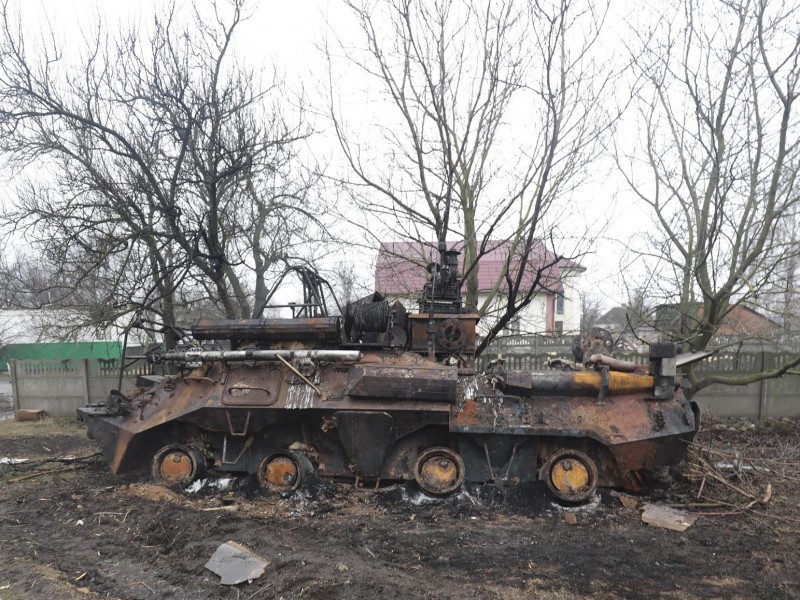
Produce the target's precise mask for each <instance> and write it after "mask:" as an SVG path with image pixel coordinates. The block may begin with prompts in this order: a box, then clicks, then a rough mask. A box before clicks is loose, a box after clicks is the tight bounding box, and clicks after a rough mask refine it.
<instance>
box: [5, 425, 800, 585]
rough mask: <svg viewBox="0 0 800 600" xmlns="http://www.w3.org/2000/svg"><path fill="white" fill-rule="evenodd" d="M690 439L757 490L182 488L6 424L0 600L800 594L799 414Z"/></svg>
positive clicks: (42, 430) (76, 438) (80, 441)
mask: <svg viewBox="0 0 800 600" xmlns="http://www.w3.org/2000/svg"><path fill="white" fill-rule="evenodd" d="M699 441H700V443H701V444H703V445H706V446H710V447H712V448H713V449H714V451H715V452H719V453H721V454H720V456H730V457H732V462H733V463H734V469H735V468H739V467H741V463H739V467H737V466H736V463H737V456H738V457H739V458H741V457H750V458H753V459H754V460H755V461H761V460H764V461H773V462H767V463H764V464H768V465H770V467H769V468H766V467H765V468H763V469H761V468H759V469H758V474H759V478H758V480H757V481H756V480H754V479H753V478H752V477H751V478H749V479H748V476H747V475H746V473H740V476H733V475H729V476H728V477H729V481H730V482H732V483H733V485H734V486H735V487H737V488H740V490H741V491H742V492H744V493H748V490H751V491H753V490H760V489H761V487H762V486H763V485H764V483H765V482H768V483H770V487H771V492H772V493H771V497H770V498H769V501H768V502H767V503H766V504H765V505H762V504H760V503H759V502H752V501H748V502H747V503H746V504H745V501H747V500H748V498H746V497H743V498H739V499H737V498H736V495H737V493H738V492H733V491H731V489H730V488H729V487H728V486H727V485H726V484H725V483H724V482H717V481H714V480H713V477H711V476H709V477H707V481H706V483H705V484H703V487H704V491H703V495H702V496H703V497H702V498H700V499H698V497H697V496H698V494H697V492H698V488H699V486H700V484H701V481H702V478H703V477H704V475H703V473H702V472H699V473H698V471H697V468H696V467H695V468H694V469H695V470H694V473H692V472H691V471H687V473H688V474H689V475H692V479H690V480H682V481H679V482H677V483H673V484H672V485H671V486H670V487H669V488H663V489H657V490H655V491H653V492H651V493H650V494H649V495H648V496H647V497H639V498H637V499H636V500H637V501H638V502H637V505H636V506H629V507H627V508H626V507H625V506H623V505H622V502H621V501H620V497H619V495H617V494H615V493H613V492H609V491H604V492H603V493H601V494H600V495H598V496H597V497H595V498H594V499H592V500H591V501H590V502H588V503H587V504H586V505H584V506H581V507H577V508H568V507H562V506H559V505H558V504H555V503H553V502H552V501H551V500H550V499H549V498H548V497H547V496H546V494H545V492H544V489H543V488H542V487H540V486H539V485H533V486H529V487H525V488H519V489H514V490H512V491H502V490H498V489H496V488H494V487H492V486H483V487H472V488H469V489H468V490H466V491H465V492H463V493H461V494H460V495H458V496H456V497H453V498H449V499H446V500H434V499H431V498H427V497H425V496H422V495H421V494H420V493H419V492H418V491H416V490H415V488H414V487H413V486H412V485H406V486H394V487H391V488H387V489H384V490H383V491H381V492H379V493H367V492H360V491H355V490H353V489H352V488H351V487H348V486H345V485H332V484H328V485H322V486H320V487H319V488H317V489H315V490H313V491H312V492H310V493H307V494H302V495H300V496H299V497H293V498H280V497H265V496H263V495H262V494H261V493H260V492H259V491H258V490H257V489H256V486H255V483H254V482H253V481H252V480H250V479H243V480H236V481H234V482H232V485H231V487H229V488H228V489H224V490H217V489H212V488H210V487H208V486H207V487H205V488H203V489H201V490H199V491H198V492H195V493H188V492H186V491H183V490H169V489H166V488H163V487H160V486H156V485H153V484H151V483H149V482H148V481H147V480H146V478H145V477H144V476H143V475H142V476H134V477H124V478H122V477H114V476H112V475H111V474H110V473H109V471H108V467H107V466H106V464H105V463H104V462H103V461H102V460H101V459H99V458H98V457H94V458H89V459H86V460H81V461H79V462H77V463H75V462H66V463H65V462H63V461H59V460H58V459H59V457H62V456H63V455H64V454H71V455H74V456H88V455H91V454H92V453H93V452H94V451H95V448H94V447H93V446H92V445H91V443H90V442H88V441H87V440H85V438H83V434H82V431H81V430H80V429H79V428H77V427H75V426H74V425H72V424H68V423H59V422H56V421H52V420H46V421H44V422H43V423H37V424H22V423H13V422H4V423H0V457H7V458H28V459H30V460H29V461H28V462H26V463H18V464H3V465H0V480H1V482H0V560H2V561H3V565H4V567H3V569H2V572H0V598H2V599H3V600H8V599H16V598H107V597H108V598H142V599H145V598H238V599H246V598H255V599H258V598H286V599H288V598H312V599H313V598H320V599H322V598H326V599H327V598H376V597H380V598H409V597H418V598H501V599H512V598H552V599H571V598H583V597H593V598H695V597H703V598H705V597H719V598H722V597H724V598H756V597H758V598H792V597H800V558H799V557H798V552H797V549H798V548H799V547H800V491H798V489H797V479H796V476H797V477H799V478H800V468H797V467H798V465H800V425H799V424H798V423H797V422H787V421H779V422H775V423H772V424H771V427H769V428H768V429H767V430H766V431H760V432H759V431H756V429H755V428H753V427H751V426H749V425H748V424H747V423H731V422H728V423H717V424H712V425H711V426H710V427H707V428H706V429H704V430H703V431H701V434H700V436H699ZM706 456H707V457H708V456H712V458H713V457H714V456H716V455H706ZM44 461H47V462H44ZM753 464H761V463H758V462H754V463H753ZM72 466H75V467H77V468H76V469H74V470H73V469H72ZM63 469H66V470H63ZM41 471H48V472H49V474H44V475H38V476H37V477H33V478H29V479H22V478H24V477H26V476H29V475H32V474H34V473H40V472H41ZM751 472H753V471H752V470H751ZM726 492H727V493H728V495H727V496H726V495H725V494H726ZM757 495H758V496H761V493H760V492H759V493H758V494H757ZM709 498H713V499H714V506H710V504H711V503H710V502H709V501H708V499H709ZM754 498H755V496H754ZM761 499H763V498H761ZM645 501H658V502H664V503H672V504H683V505H687V504H690V506H688V508H689V509H690V510H696V511H699V512H700V511H702V512H704V513H705V514H704V515H703V516H701V517H700V518H699V519H698V521H697V522H696V523H695V524H694V526H692V527H691V528H690V529H688V530H687V531H685V532H683V533H678V532H674V531H668V530H664V529H658V528H653V527H650V526H647V525H644V524H643V523H642V522H641V518H640V515H641V510H640V508H641V505H642V503H643V502H645ZM720 502H726V503H727V504H731V505H732V506H728V505H727V504H720ZM751 502H752V506H750V507H749V508H746V506H747V504H751ZM628 504H631V503H630V502H628ZM698 504H704V505H706V506H694V505H698ZM568 513H572V514H574V515H575V517H576V521H577V522H576V523H575V524H573V525H570V524H568V523H567V521H566V520H565V515H566V514H568ZM228 540H233V541H236V542H239V543H241V544H243V545H245V546H247V547H248V548H250V549H251V550H253V551H255V552H257V553H258V554H260V555H261V556H263V557H264V558H266V559H267V560H269V561H270V565H269V566H268V567H267V571H266V573H265V574H264V576H263V577H261V578H260V579H257V580H255V581H253V582H251V583H249V584H248V583H244V584H240V585H239V586H234V587H225V586H221V585H220V584H219V583H218V578H217V577H216V576H215V575H214V574H213V573H211V572H210V571H208V570H206V569H205V568H204V565H205V563H206V561H207V560H208V558H209V557H210V556H211V554H212V553H213V552H214V550H215V549H216V548H217V546H218V545H219V544H221V543H223V542H225V541H228Z"/></svg>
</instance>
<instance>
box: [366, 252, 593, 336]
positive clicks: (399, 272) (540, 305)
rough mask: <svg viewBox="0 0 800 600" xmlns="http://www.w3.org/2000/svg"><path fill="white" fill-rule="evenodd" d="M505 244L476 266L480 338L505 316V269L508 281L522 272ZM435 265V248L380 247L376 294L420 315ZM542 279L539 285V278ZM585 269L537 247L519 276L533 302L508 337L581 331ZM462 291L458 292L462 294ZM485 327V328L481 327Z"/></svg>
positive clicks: (519, 317) (484, 255)
mask: <svg viewBox="0 0 800 600" xmlns="http://www.w3.org/2000/svg"><path fill="white" fill-rule="evenodd" d="M463 245H464V243H463V241H461V242H448V243H447V246H448V249H451V250H459V251H460V250H461V249H462V248H463ZM511 248H512V245H511V243H510V242H508V241H502V240H497V241H487V243H486V251H485V252H484V253H483V255H482V256H481V257H480V259H479V260H478V265H477V270H478V290H479V291H478V310H479V312H480V314H481V323H479V325H478V330H479V332H480V331H481V330H483V331H486V330H487V329H488V327H489V326H490V325H491V322H492V318H493V316H497V315H498V314H499V313H500V311H502V310H504V308H505V305H504V303H503V302H504V299H505V293H506V292H507V290H508V284H507V283H506V280H505V276H504V275H505V270H506V265H507V264H509V265H510V267H509V271H510V275H511V277H512V280H515V279H516V276H517V275H518V274H519V272H520V269H521V266H522V265H521V257H518V256H513V255H512V256H511V260H510V261H509V254H510V252H511ZM438 260H439V253H438V250H437V244H436V242H383V243H382V244H381V245H380V248H379V250H378V260H377V263H376V267H375V289H376V290H377V291H378V292H380V293H381V294H382V295H383V296H385V297H386V298H389V299H390V300H392V301H394V300H400V302H402V304H403V305H404V306H405V307H406V308H407V309H408V310H410V311H414V312H416V311H417V310H418V305H417V301H418V299H419V295H420V292H421V290H422V287H423V285H424V284H425V282H426V281H427V279H428V271H427V268H426V267H427V266H428V265H429V264H430V263H431V262H437V261H438ZM458 271H459V273H460V274H461V275H462V277H463V276H464V265H463V255H459V263H458ZM539 271H541V275H540V276H539V279H538V281H537V279H536V277H537V273H539ZM584 271H585V268H584V267H583V266H581V265H580V264H578V263H576V262H574V261H572V260H569V259H567V258H563V257H558V256H557V255H556V254H554V253H553V252H551V251H550V250H548V249H547V247H546V246H545V244H544V243H543V242H540V241H537V242H536V243H535V245H534V247H533V249H532V251H531V253H530V255H529V257H528V260H527V263H526V266H525V268H524V269H523V270H522V286H521V287H522V289H521V290H520V292H522V291H523V290H528V289H531V288H533V289H534V290H535V297H534V299H533V301H532V302H531V303H530V304H529V305H528V306H527V307H526V308H525V309H524V310H523V311H521V313H520V314H518V315H517V316H516V318H515V319H514V321H513V322H512V323H511V324H510V325H509V327H508V328H507V333H508V334H545V335H562V334H565V333H574V332H577V331H578V329H579V328H580V301H579V299H578V291H577V290H578V284H579V279H580V274H581V273H583V272H584ZM465 293H466V286H462V294H465ZM481 325H483V326H481Z"/></svg>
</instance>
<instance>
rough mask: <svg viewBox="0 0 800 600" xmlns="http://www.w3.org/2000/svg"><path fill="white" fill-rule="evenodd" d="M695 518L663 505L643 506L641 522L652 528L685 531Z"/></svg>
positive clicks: (695, 516) (682, 511)
mask: <svg viewBox="0 0 800 600" xmlns="http://www.w3.org/2000/svg"><path fill="white" fill-rule="evenodd" d="M697 516H698V515H693V514H689V513H688V512H686V511H684V510H678V509H676V508H671V507H669V506H665V505H663V504H645V505H644V512H643V513H642V521H643V522H644V523H647V524H648V525H652V526H653V527H662V528H663V529H670V530H672V531H686V530H687V529H689V527H691V526H692V525H694V522H695V521H697Z"/></svg>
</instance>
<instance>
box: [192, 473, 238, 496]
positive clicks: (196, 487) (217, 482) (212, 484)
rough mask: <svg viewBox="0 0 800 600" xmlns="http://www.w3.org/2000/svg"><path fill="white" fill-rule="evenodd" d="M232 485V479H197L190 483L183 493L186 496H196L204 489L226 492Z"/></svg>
mask: <svg viewBox="0 0 800 600" xmlns="http://www.w3.org/2000/svg"><path fill="white" fill-rule="evenodd" d="M232 484H233V477H222V478H221V479H214V478H211V477H209V478H208V479H198V480H197V481H194V482H192V484H191V485H190V486H187V487H186V488H184V490H183V491H184V492H186V493H187V494H196V493H197V492H199V491H200V490H202V489H204V488H207V487H208V488H214V489H216V490H219V491H224V490H227V489H229V488H230V487H231V485H232Z"/></svg>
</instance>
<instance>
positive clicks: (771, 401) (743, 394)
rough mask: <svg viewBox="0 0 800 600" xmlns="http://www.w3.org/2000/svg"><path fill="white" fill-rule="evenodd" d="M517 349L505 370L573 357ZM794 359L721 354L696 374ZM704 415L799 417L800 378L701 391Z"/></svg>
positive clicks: (635, 358)
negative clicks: (556, 358)
mask: <svg viewBox="0 0 800 600" xmlns="http://www.w3.org/2000/svg"><path fill="white" fill-rule="evenodd" d="M520 350H521V349H519V348H518V349H517V352H514V353H505V354H503V360H504V361H505V367H506V369H507V370H509V371H513V370H523V371H524V370H529V371H533V370H537V369H544V368H546V361H547V360H548V359H550V358H553V357H554V356H556V355H558V356H560V355H564V356H565V357H571V355H570V354H569V353H568V352H565V350H567V348H561V349H560V350H562V351H561V352H551V351H548V350H549V348H548V349H544V348H542V349H539V351H538V352H536V351H534V352H531V351H530V350H529V351H528V352H527V353H525V352H521V351H520ZM495 356H497V354H495V353H492V354H489V356H485V355H484V356H483V357H481V358H480V359H479V360H478V368H479V369H483V368H484V367H485V364H486V362H487V360H488V359H491V358H494V357H495ZM614 356H615V358H619V359H622V360H627V361H631V362H635V363H637V364H646V363H647V362H648V361H649V357H648V356H647V355H646V354H633V353H631V354H623V353H620V354H615V355H614ZM792 358H794V355H793V354H789V353H784V352H729V353H720V354H717V355H715V356H712V357H710V358H708V359H706V360H704V361H702V362H701V363H700V364H699V365H698V366H697V373H698V375H699V376H700V377H701V378H702V377H704V376H707V375H726V376H730V375H747V374H749V373H758V372H760V371H762V370H765V369H777V368H779V367H780V366H781V365H783V364H785V363H786V362H788V361H789V360H791V359H792ZM693 399H694V400H695V401H696V402H697V403H698V404H699V405H700V408H701V409H702V411H703V413H705V414H709V415H713V416H718V417H749V418H752V419H758V420H763V419H765V418H767V417H797V416H800V376H798V375H784V376H783V377H781V378H779V379H765V380H762V381H759V382H757V383H751V384H749V385H744V386H732V385H722V384H713V385H710V386H708V387H707V388H705V389H703V390H701V391H700V392H699V393H698V394H696V395H695V397H694V398H693Z"/></svg>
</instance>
